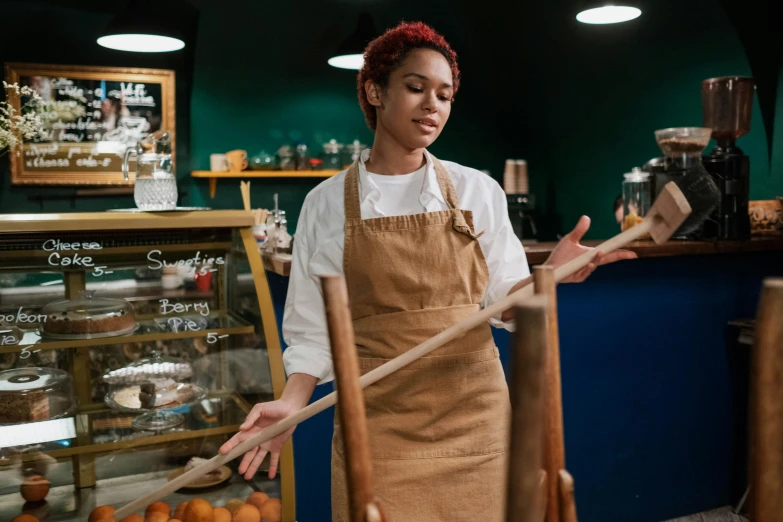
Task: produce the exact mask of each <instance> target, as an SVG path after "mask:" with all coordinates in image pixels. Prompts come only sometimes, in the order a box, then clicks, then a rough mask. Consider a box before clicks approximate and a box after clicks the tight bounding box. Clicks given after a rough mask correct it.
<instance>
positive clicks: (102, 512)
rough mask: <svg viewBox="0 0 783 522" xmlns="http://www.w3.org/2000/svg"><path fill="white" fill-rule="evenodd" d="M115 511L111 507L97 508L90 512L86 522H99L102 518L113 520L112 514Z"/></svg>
mask: <svg viewBox="0 0 783 522" xmlns="http://www.w3.org/2000/svg"><path fill="white" fill-rule="evenodd" d="M115 511H116V510H115V509H114V508H113V507H111V506H98V507H97V508H95V509H93V510H92V513H90V516H89V518H88V519H87V522H99V521H101V520H103V519H104V518H109V519H111V518H114V512H115Z"/></svg>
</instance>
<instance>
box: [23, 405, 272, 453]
mask: <svg viewBox="0 0 783 522" xmlns="http://www.w3.org/2000/svg"><path fill="white" fill-rule="evenodd" d="M269 400H272V397H271V394H270V397H269ZM201 402H210V403H211V404H212V407H213V408H215V414H214V418H213V419H212V420H210V419H208V418H207V417H205V415H206V414H205V413H204V412H203V410H202V408H201V407H200V406H199V404H198V403H197V404H195V405H192V406H182V407H180V408H177V409H176V410H174V411H175V412H177V413H181V414H183V415H184V416H185V423H184V424H183V425H180V426H178V427H177V428H178V429H174V430H168V431H164V432H139V431H138V430H135V429H134V428H132V427H131V425H130V423H131V421H132V419H133V418H134V417H135V416H136V415H137V414H134V413H127V412H122V411H116V410H112V409H110V408H108V407H107V406H105V405H103V404H93V405H88V406H82V407H80V408H79V410H78V411H77V413H76V415H75V416H74V420H75V422H77V423H86V425H84V426H80V428H82V429H81V430H77V432H78V431H82V432H84V433H87V434H89V436H88V437H87V438H86V439H83V440H79V439H78V438H74V439H72V440H70V441H69V442H70V444H69V445H67V446H63V445H62V444H59V443H58V442H57V441H53V442H46V443H43V444H42V446H43V448H42V449H41V451H40V452H35V453H31V454H22V460H23V461H34V460H37V459H40V455H41V453H44V454H47V455H49V456H51V457H55V458H63V457H71V456H73V455H80V454H93V453H99V452H109V451H122V450H129V449H131V448H139V447H144V446H152V445H156V444H162V443H166V442H172V441H182V440H188V439H200V438H206V437H211V436H216V435H231V434H234V433H236V432H237V431H238V430H239V425H240V424H241V423H242V421H243V420H244V418H245V416H246V415H247V414H248V412H249V411H250V405H249V404H248V403H247V401H245V400H244V399H243V398H242V397H241V396H240V395H239V394H238V393H236V392H235V391H233V390H228V391H215V392H212V393H210V394H209V395H208V396H207V397H206V398H205V399H204V400H203V401H201Z"/></svg>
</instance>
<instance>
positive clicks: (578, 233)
mask: <svg viewBox="0 0 783 522" xmlns="http://www.w3.org/2000/svg"><path fill="white" fill-rule="evenodd" d="M589 228H590V218H589V217H587V216H582V217H581V218H579V221H578V222H577V223H576V226H575V227H574V229H573V230H572V231H571V232H569V233H568V235H566V236H565V237H564V238H563V239H561V240H560V242H559V243H558V244H557V245H556V246H555V248H553V249H552V253H551V254H549V259H547V260H546V264H547V265H551V266H554V267H555V268H557V267H559V266H562V265H564V264H566V263H568V262H569V261H571V260H572V259H574V258H576V257H579V256H581V255H582V254H584V253H585V252H589V251H590V250H593V249H592V248H588V247H586V246H584V245H580V244H579V241H581V240H582V236H584V235H585V233H586V232H587V230H588V229H589ZM636 257H637V256H636V254H635V253H634V252H631V251H630V250H615V251H614V252H611V253H609V254H603V253H601V252H596V253H595V257H594V258H593V260H592V261H591V262H590V264H589V265H587V266H586V267H584V268H582V269H581V270H579V271H577V272H574V273H573V274H571V275H570V276H568V277H566V278H565V279H563V280H562V281H561V283H581V282H582V281H584V280H585V279H587V277H588V276H589V275H590V274H592V273H593V271H594V270H595V269H596V268H597V267H598V266H600V265H605V264H607V263H614V262H615V261H621V260H623V259H636Z"/></svg>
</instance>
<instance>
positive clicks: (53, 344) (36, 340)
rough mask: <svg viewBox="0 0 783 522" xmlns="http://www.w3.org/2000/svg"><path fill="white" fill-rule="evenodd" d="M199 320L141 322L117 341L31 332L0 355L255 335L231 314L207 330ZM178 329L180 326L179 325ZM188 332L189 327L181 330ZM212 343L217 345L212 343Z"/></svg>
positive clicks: (214, 320)
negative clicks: (192, 325) (175, 325)
mask: <svg viewBox="0 0 783 522" xmlns="http://www.w3.org/2000/svg"><path fill="white" fill-rule="evenodd" d="M170 319H179V320H180V321H182V322H183V324H185V321H191V322H194V323H195V324H197V325H198V326H199V329H198V330H187V331H181V332H176V331H172V323H170V322H169V320H170ZM199 319H200V318H199V317H198V316H172V317H168V318H155V319H146V320H140V321H139V328H138V329H137V330H136V332H135V333H132V334H127V335H117V336H114V337H100V338H97V339H74V340H67V341H63V340H55V339H47V338H46V337H45V335H44V337H41V336H40V334H39V333H38V331H28V332H26V333H25V337H24V338H22V342H20V343H19V344H18V345H10V346H0V353H14V352H21V351H22V347H24V348H25V350H26V351H29V352H37V351H38V350H67V349H74V348H82V347H89V346H105V345H111V344H123V343H140V342H146V341H167V340H171V339H194V338H196V337H206V336H210V335H211V336H213V337H214V339H220V338H223V336H225V335H231V334H250V333H253V332H254V327H253V325H251V324H248V323H247V322H246V321H244V320H243V319H240V318H239V317H236V316H235V315H234V314H233V313H232V312H227V313H226V314H225V315H222V316H212V317H204V318H203V319H205V320H206V321H207V323H206V326H205V327H204V328H201V325H200V324H198V323H196V321H198V320H199ZM178 326H179V325H178ZM181 327H182V328H187V326H181ZM210 341H211V342H216V341H212V340H210Z"/></svg>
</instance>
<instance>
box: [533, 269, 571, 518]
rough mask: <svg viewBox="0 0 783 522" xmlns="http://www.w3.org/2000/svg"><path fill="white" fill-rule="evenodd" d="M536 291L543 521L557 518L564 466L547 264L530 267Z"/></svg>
mask: <svg viewBox="0 0 783 522" xmlns="http://www.w3.org/2000/svg"><path fill="white" fill-rule="evenodd" d="M533 285H534V288H535V293H536V295H545V296H546V297H547V356H546V369H545V371H544V375H545V377H544V382H545V386H544V388H545V391H544V403H545V408H544V469H546V472H547V477H548V479H547V480H548V487H547V518H546V520H547V522H559V521H560V513H561V512H562V509H561V506H560V482H559V473H560V470H564V469H566V463H565V440H564V435H563V394H562V386H561V379H560V337H559V335H558V321H557V283H556V281H555V271H554V269H553V268H552V267H551V266H546V265H544V266H537V267H535V268H534V269H533Z"/></svg>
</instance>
